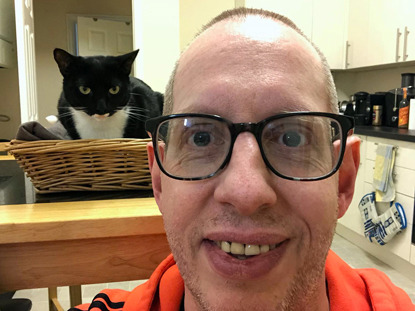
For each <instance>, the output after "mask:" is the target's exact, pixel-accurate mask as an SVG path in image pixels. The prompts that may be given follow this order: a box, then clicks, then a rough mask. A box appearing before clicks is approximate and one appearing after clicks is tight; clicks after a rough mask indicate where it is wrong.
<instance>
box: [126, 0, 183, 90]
mask: <svg viewBox="0 0 415 311" xmlns="http://www.w3.org/2000/svg"><path fill="white" fill-rule="evenodd" d="M133 16H134V19H133V20H134V21H133V46H134V48H139V49H140V53H139V54H138V56H137V60H136V61H135V63H134V70H135V72H136V76H137V77H138V78H140V79H143V80H144V81H145V82H146V83H147V84H149V85H150V86H151V87H152V88H153V89H154V90H156V91H159V92H162V93H164V90H165V87H166V84H167V82H168V80H169V77H170V74H171V71H172V69H173V67H174V64H175V62H176V60H177V58H178V57H179V54H180V50H179V0H173V1H171V0H154V1H149V0H133Z"/></svg>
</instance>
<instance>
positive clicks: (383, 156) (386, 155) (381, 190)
mask: <svg viewBox="0 0 415 311" xmlns="http://www.w3.org/2000/svg"><path fill="white" fill-rule="evenodd" d="M394 163H395V148H394V146H392V145H383V144H379V145H378V148H377V151H376V161H375V172H374V174H373V187H374V188H375V190H376V202H392V201H394V200H395V185H394V183H393V176H392V173H393V165H394Z"/></svg>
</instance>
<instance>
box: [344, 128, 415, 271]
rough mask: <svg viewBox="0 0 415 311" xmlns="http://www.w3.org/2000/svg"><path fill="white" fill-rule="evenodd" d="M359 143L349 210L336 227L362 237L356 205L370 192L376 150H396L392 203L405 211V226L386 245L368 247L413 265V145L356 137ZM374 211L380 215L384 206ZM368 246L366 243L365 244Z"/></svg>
mask: <svg viewBox="0 0 415 311" xmlns="http://www.w3.org/2000/svg"><path fill="white" fill-rule="evenodd" d="M359 137H360V138H361V139H362V144H361V148H360V157H361V162H360V167H359V173H358V177H357V179H356V184H355V195H354V197H353V201H352V203H351V204H350V207H349V209H348V211H347V212H346V214H345V215H344V216H343V218H341V219H339V223H340V224H342V225H343V226H345V227H346V228H348V229H349V230H352V231H354V232H355V233H358V234H359V235H361V236H363V223H362V219H361V217H360V212H359V208H358V204H359V201H360V199H361V198H362V197H363V195H364V194H366V193H369V192H372V191H374V188H373V186H372V183H373V173H374V168H375V167H374V166H375V160H376V150H377V147H378V145H379V144H389V145H393V146H396V147H397V150H396V158H395V165H394V171H393V176H394V184H395V190H396V199H395V202H399V203H400V204H401V205H402V206H403V208H404V209H405V214H406V218H407V223H408V226H407V228H406V229H405V230H403V231H402V232H401V233H400V234H398V235H396V236H395V237H394V238H393V239H392V240H391V241H390V242H388V244H386V245H384V246H380V245H377V244H372V246H373V247H374V248H375V252H376V251H382V252H389V253H391V254H394V255H396V256H398V257H400V258H402V259H404V260H405V261H407V262H411V263H412V264H415V262H413V261H414V260H413V258H415V254H414V252H415V248H414V247H413V246H412V245H411V236H412V223H413V217H414V208H415V200H414V193H415V161H414V160H413V159H415V143H409V142H403V141H397V140H391V139H384V138H377V137H371V136H359ZM376 207H377V211H378V213H379V214H381V213H383V212H384V211H385V210H386V209H387V208H388V207H389V204H388V203H377V204H376ZM368 243H369V242H368Z"/></svg>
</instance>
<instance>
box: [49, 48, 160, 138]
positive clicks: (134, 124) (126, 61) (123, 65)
mask: <svg viewBox="0 0 415 311" xmlns="http://www.w3.org/2000/svg"><path fill="white" fill-rule="evenodd" d="M137 53H138V50H136V51H134V52H131V53H128V54H125V55H121V56H90V57H81V56H74V55H71V54H69V53H68V52H66V51H64V50H62V49H55V50H54V51H53V55H54V58H55V61H56V63H57V64H58V67H59V70H60V72H61V73H62V75H63V90H62V93H61V96H60V98H59V102H58V118H59V121H60V122H61V123H62V125H63V126H64V127H65V129H66V130H67V132H68V134H69V135H70V137H71V138H72V139H80V138H82V139H110V138H123V137H124V138H146V137H148V135H147V133H146V131H145V129H144V123H145V120H146V119H148V118H152V117H156V116H159V115H161V113H162V110H163V94H161V93H159V92H155V91H153V90H152V89H151V88H150V86H148V85H147V84H145V83H144V82H143V81H141V80H139V79H137V78H133V77H130V76H129V75H130V72H131V66H132V64H133V62H134V60H135V58H136V56H137Z"/></svg>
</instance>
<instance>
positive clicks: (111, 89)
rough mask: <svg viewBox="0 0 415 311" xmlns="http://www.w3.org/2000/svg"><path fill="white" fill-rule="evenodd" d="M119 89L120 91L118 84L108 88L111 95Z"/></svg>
mask: <svg viewBox="0 0 415 311" xmlns="http://www.w3.org/2000/svg"><path fill="white" fill-rule="evenodd" d="M119 91H120V87H119V86H118V85H117V86H113V87H112V88H110V89H109V92H110V94H112V95H115V94H118V92H119Z"/></svg>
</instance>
